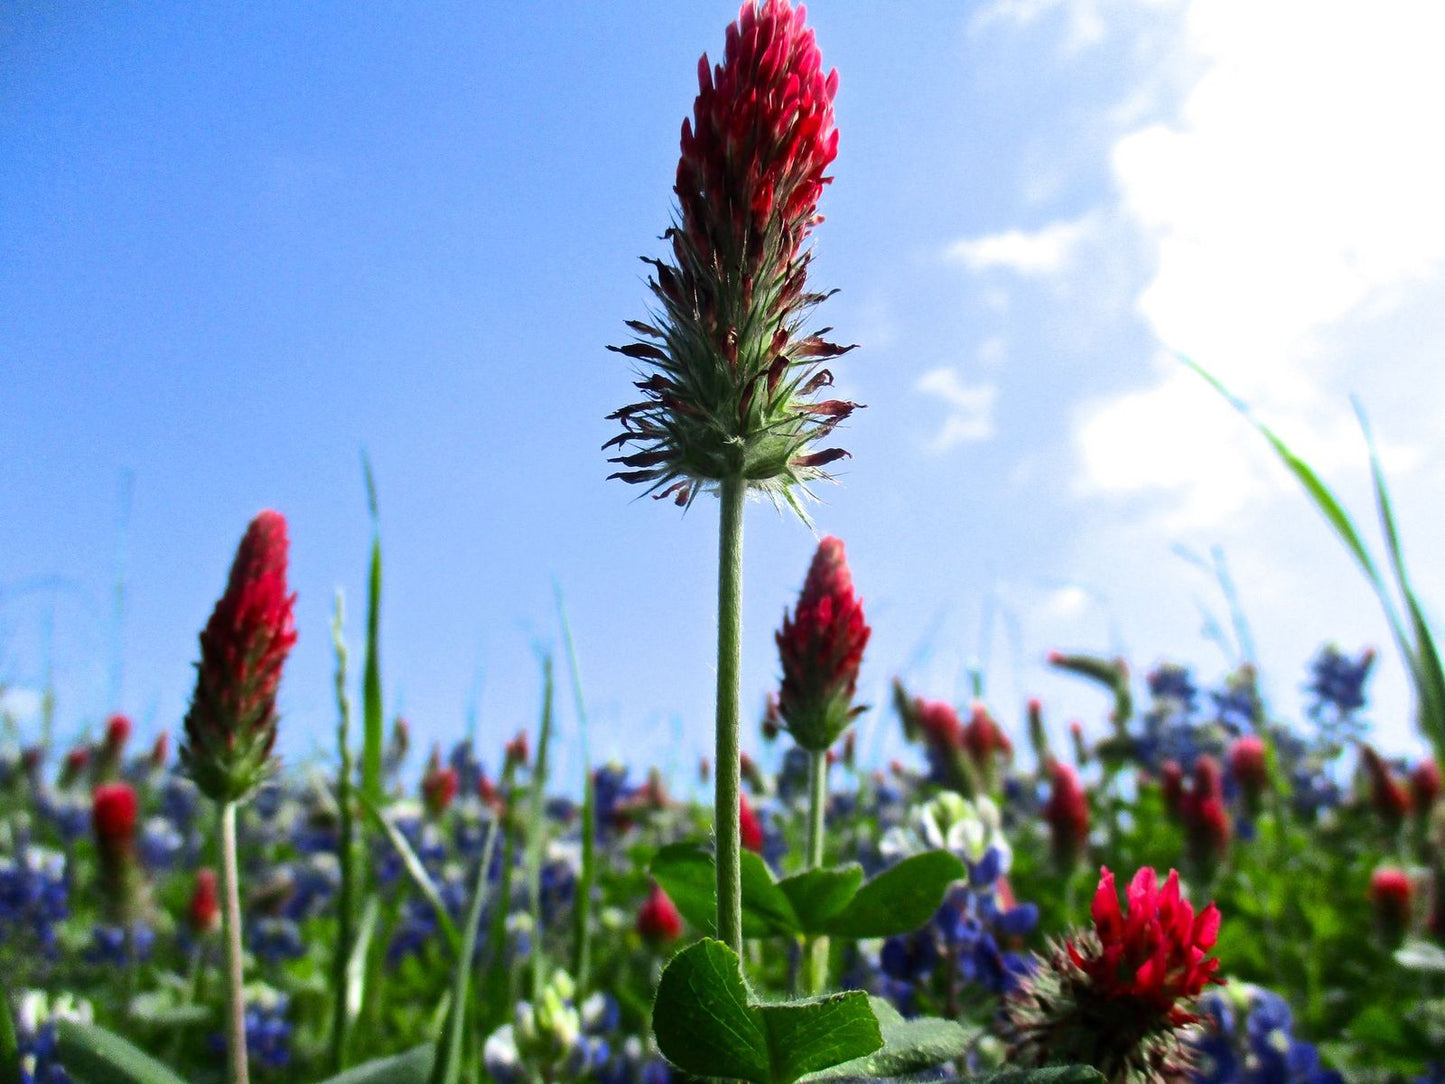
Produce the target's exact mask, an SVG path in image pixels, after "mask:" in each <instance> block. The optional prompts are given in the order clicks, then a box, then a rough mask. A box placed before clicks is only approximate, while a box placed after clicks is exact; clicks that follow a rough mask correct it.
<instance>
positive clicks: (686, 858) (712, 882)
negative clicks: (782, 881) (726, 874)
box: [650, 843, 802, 937]
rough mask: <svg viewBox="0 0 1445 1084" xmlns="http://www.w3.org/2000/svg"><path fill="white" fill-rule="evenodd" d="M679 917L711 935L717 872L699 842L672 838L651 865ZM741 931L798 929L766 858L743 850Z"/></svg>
mask: <svg viewBox="0 0 1445 1084" xmlns="http://www.w3.org/2000/svg"><path fill="white" fill-rule="evenodd" d="M650 870H651V873H652V875H653V877H655V878H657V882H658V884H660V885H662V887H663V889H664V890H665V891H666V892H667V894H668V895H669V896H670V897H672V902H673V903H675V904H676V905H677V909H678V910H679V911H680V912H682V916H683V917H684V918H686V919H687V920H688V921H689V922H691V923H692V924H693V925H694V926H696V927H697V928H698V929H699V930H701V931H702V932H703V933H704V934H705V935H707V936H709V937H710V936H712V934H713V932H714V929H715V926H714V924H715V922H716V921H717V871H716V866H715V865H714V859H713V855H712V853H711V852H710V851H707V850H705V849H704V848H703V847H702V846H701V845H699V844H697V843H673V844H670V845H668V846H666V847H663V848H662V849H661V850H660V851H658V852H657V855H656V856H655V857H654V858H653V860H652V865H651V867H650ZM742 879H743V936H744V937H773V936H776V935H783V936H794V935H796V934H798V933H800V932H802V931H801V927H800V926H799V924H798V916H797V915H796V914H794V913H793V905H792V904H791V903H790V902H789V901H788V897H787V896H786V895H785V894H784V893H783V890H782V889H781V888H780V887H779V886H778V883H777V882H776V881H774V880H773V875H772V872H771V871H770V870H769V869H768V866H767V863H766V862H764V861H763V860H762V859H761V858H760V857H758V856H757V855H756V854H754V853H753V852H752V851H743V853H742Z"/></svg>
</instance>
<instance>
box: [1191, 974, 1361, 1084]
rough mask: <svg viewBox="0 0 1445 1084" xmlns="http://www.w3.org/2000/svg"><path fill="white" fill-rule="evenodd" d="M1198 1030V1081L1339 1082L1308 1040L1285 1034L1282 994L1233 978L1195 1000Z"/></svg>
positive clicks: (1203, 1083)
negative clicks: (1223, 987)
mask: <svg viewBox="0 0 1445 1084" xmlns="http://www.w3.org/2000/svg"><path fill="white" fill-rule="evenodd" d="M1200 1017H1201V1020H1202V1023H1203V1024H1204V1030H1203V1032H1202V1034H1200V1035H1199V1036H1198V1038H1196V1039H1195V1040H1194V1042H1193V1047H1194V1052H1195V1067H1194V1074H1193V1075H1194V1079H1195V1080H1196V1081H1197V1082H1198V1084H1340V1081H1341V1077H1340V1074H1339V1073H1336V1072H1334V1071H1333V1070H1329V1069H1326V1068H1325V1067H1324V1065H1323V1064H1321V1062H1320V1056H1319V1052H1318V1051H1317V1050H1316V1049H1315V1048H1314V1046H1313V1045H1312V1044H1310V1043H1307V1042H1305V1041H1304V1040H1303V1039H1297V1038H1295V1037H1294V1035H1293V1034H1291V1029H1292V1026H1293V1021H1292V1019H1291V1016H1290V1010H1289V1005H1288V1004H1286V1002H1285V1000H1284V998H1282V997H1280V996H1279V995H1278V994H1276V993H1274V992H1273V991H1271V990H1266V989H1264V988H1263V987H1259V986H1250V985H1247V984H1241V983H1236V984H1234V985H1233V986H1232V987H1231V988H1230V989H1229V990H1228V991H1227V992H1225V991H1213V992H1210V993H1208V994H1206V995H1205V996H1204V997H1203V998H1202V999H1201V1000H1200Z"/></svg>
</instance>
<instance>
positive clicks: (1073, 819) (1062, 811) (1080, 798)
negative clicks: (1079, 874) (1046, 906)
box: [1044, 760, 1089, 873]
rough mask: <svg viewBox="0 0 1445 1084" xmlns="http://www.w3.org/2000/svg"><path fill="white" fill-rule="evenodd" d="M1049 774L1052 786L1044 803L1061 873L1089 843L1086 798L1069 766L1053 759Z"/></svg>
mask: <svg viewBox="0 0 1445 1084" xmlns="http://www.w3.org/2000/svg"><path fill="white" fill-rule="evenodd" d="M1049 775H1050V778H1051V781H1052V784H1053V786H1052V789H1051V791H1050V793H1049V800H1048V802H1047V803H1045V805H1044V820H1045V821H1046V822H1047V823H1048V826H1049V843H1050V847H1051V849H1052V851H1053V855H1054V862H1055V864H1057V865H1058V867H1059V869H1060V870H1061V871H1063V872H1065V873H1067V872H1070V871H1071V870H1073V868H1074V866H1075V865H1077V864H1078V862H1079V859H1080V858H1082V857H1083V855H1084V849H1085V848H1086V847H1087V846H1088V844H1089V799H1088V796H1087V795H1086V794H1085V793H1084V787H1083V785H1082V784H1081V783H1080V782H1079V775H1078V773H1077V772H1076V771H1074V769H1073V768H1071V767H1069V766H1068V765H1067V764H1064V763H1061V762H1060V761H1057V760H1056V761H1054V763H1053V765H1052V766H1051V767H1050V770H1049Z"/></svg>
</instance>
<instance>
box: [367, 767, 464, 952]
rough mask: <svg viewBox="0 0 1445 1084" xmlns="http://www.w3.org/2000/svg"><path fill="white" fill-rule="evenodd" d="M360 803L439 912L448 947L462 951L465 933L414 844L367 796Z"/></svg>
mask: <svg viewBox="0 0 1445 1084" xmlns="http://www.w3.org/2000/svg"><path fill="white" fill-rule="evenodd" d="M360 801H361V806H362V808H363V809H365V810H366V813H367V815H368V816H369V817H370V818H371V820H372V822H373V823H374V824H376V825H378V826H379V827H380V828H381V830H382V832H383V833H385V835H386V838H387V840H388V841H389V842H390V843H391V845H392V847H393V849H395V851H396V854H397V857H398V858H400V859H401V864H402V867H403V868H404V869H405V870H406V872H407V876H408V877H410V878H411V883H412V884H414V885H416V888H417V891H418V892H420V893H421V894H422V896H423V897H424V898H425V899H426V901H427V903H429V904H431V908H432V910H433V911H435V912H436V916H437V923H438V925H440V926H441V931H442V936H444V937H445V938H446V939H447V945H448V947H450V948H451V950H452V951H453V952H457V951H460V949H461V945H462V935H461V931H460V930H458V929H457V924H456V923H455V922H453V921H452V916H451V915H450V914H449V913H448V912H447V906H446V904H445V903H443V902H442V897H441V893H440V892H439V891H437V886H436V883H435V882H434V881H432V879H431V875H430V874H429V873H427V871H426V866H424V865H422V861H421V859H420V858H419V857H417V853H416V851H414V850H412V847H411V844H410V843H408V842H407V841H406V836H404V835H402V834H401V832H400V831H399V830H398V829H397V827H396V825H394V824H392V823H391V821H389V820H387V819H386V817H385V816H383V815H382V812H381V810H379V809H377V807H376V806H374V805H372V804H371V803H370V802H368V801H367V800H366V796H365V795H363V796H362V797H361V799H360Z"/></svg>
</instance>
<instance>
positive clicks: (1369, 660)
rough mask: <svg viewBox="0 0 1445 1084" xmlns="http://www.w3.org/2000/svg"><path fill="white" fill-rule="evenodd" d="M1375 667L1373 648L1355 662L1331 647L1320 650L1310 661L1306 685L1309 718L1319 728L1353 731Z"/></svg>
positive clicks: (1361, 654) (1366, 650)
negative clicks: (1367, 682)
mask: <svg viewBox="0 0 1445 1084" xmlns="http://www.w3.org/2000/svg"><path fill="white" fill-rule="evenodd" d="M1374 665H1375V652H1374V649H1373V648H1365V650H1363V651H1362V652H1360V656H1359V658H1357V659H1351V658H1350V657H1349V656H1348V655H1346V654H1344V653H1343V652H1342V651H1340V649H1339V648H1338V647H1337V646H1335V645H1334V644H1326V645H1325V646H1324V647H1322V648H1320V650H1319V654H1317V655H1316V656H1315V657H1314V659H1313V660H1312V661H1311V662H1310V680H1309V683H1308V684H1307V685H1306V686H1305V691H1306V692H1307V693H1309V695H1310V697H1311V703H1310V705H1309V707H1308V709H1307V710H1308V712H1309V716H1310V718H1311V719H1314V720H1315V721H1316V722H1317V723H1319V724H1320V725H1321V726H1322V727H1329V728H1343V729H1346V730H1349V731H1352V732H1353V730H1354V729H1356V728H1357V727H1358V726H1359V724H1357V723H1356V722H1355V719H1354V716H1355V713H1356V712H1358V711H1359V710H1360V709H1361V708H1363V707H1364V706H1365V681H1366V680H1367V679H1368V678H1369V676H1370V669H1371V668H1372V667H1373V666H1374ZM1355 736H1357V735H1355Z"/></svg>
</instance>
